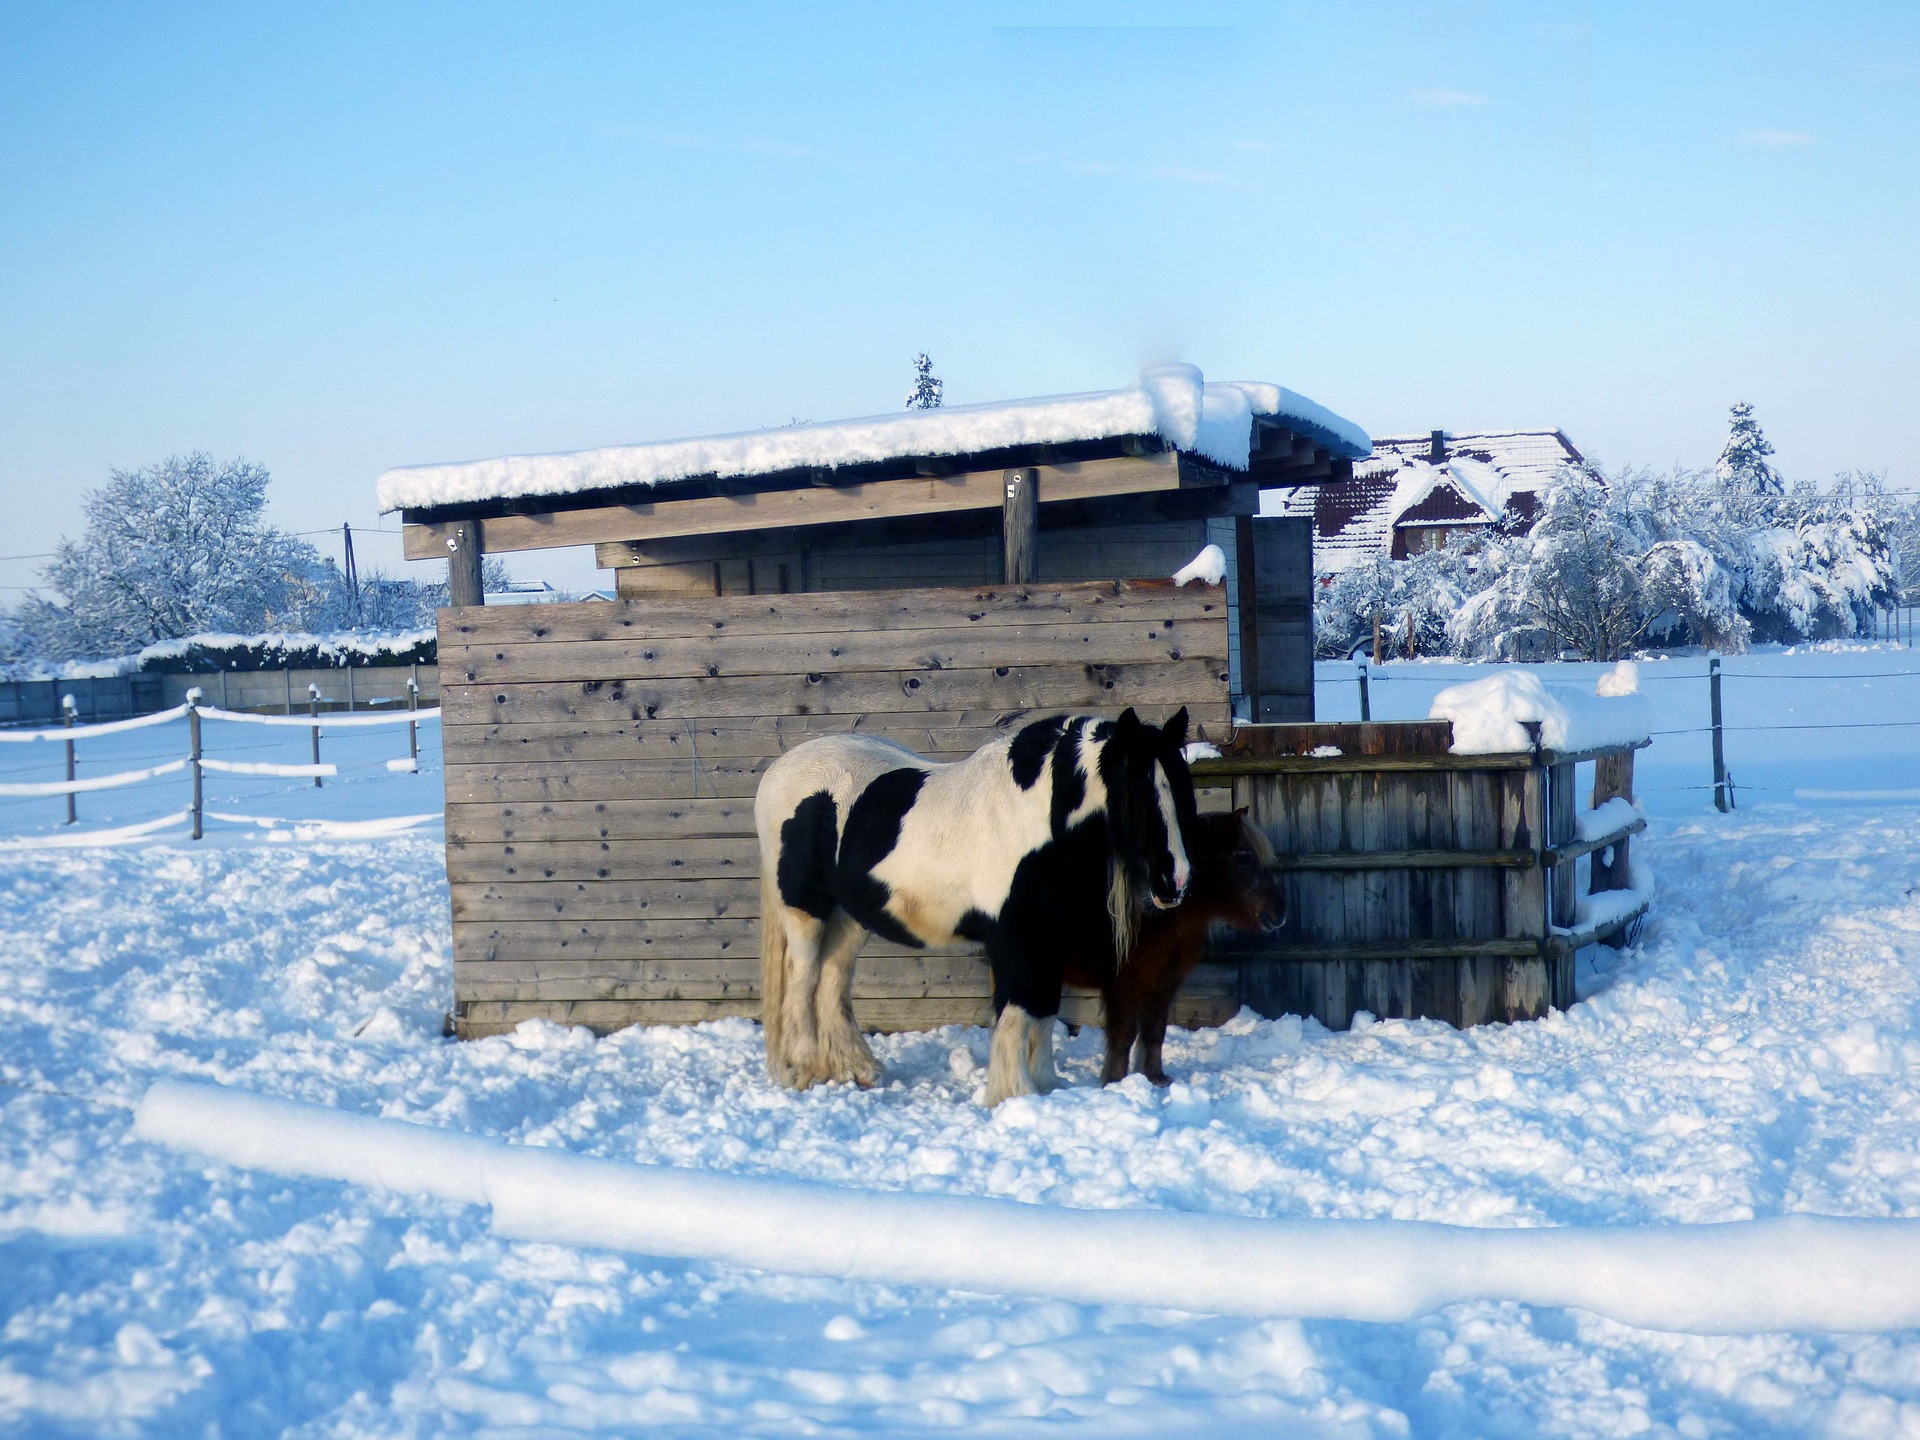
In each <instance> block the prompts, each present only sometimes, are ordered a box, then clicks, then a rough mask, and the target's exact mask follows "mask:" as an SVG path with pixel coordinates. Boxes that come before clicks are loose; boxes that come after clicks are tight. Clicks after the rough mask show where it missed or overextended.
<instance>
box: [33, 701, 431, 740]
mask: <svg viewBox="0 0 1920 1440" xmlns="http://www.w3.org/2000/svg"><path fill="white" fill-rule="evenodd" d="M186 713H187V707H186V706H185V705H176V706H174V707H173V708H172V709H171V710H156V711H154V712H153V714H151V715H136V716H134V717H133V719H131V720H108V721H105V722H103V723H102V724H99V725H66V726H62V727H61V728H60V729H58V730H0V741H3V742H6V743H8V744H15V745H18V744H21V743H24V742H27V741H32V740H96V739H98V738H99V737H100V736H102V735H118V734H120V732H121V731H123V730H144V729H146V728H147V726H149V725H166V724H169V723H171V722H172V721H175V720H179V719H182V718H184V717H185V715H186ZM201 713H203V714H204V713H205V712H204V711H203V712H201ZM418 713H420V714H426V713H427V712H426V711H420V712H418ZM432 713H433V714H435V715H438V714H439V713H440V712H439V710H438V709H436V710H434V711H433V712H432ZM381 718H383V719H384V718H385V717H384V716H383V717H381ZM402 718H404V717H402Z"/></svg>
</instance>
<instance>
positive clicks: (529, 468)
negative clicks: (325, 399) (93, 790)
mask: <svg viewBox="0 0 1920 1440" xmlns="http://www.w3.org/2000/svg"><path fill="white" fill-rule="evenodd" d="M1256 416H1260V417H1266V418H1269V419H1272V420H1274V421H1275V422H1277V423H1279V424H1281V425H1284V426H1286V427H1287V428H1289V429H1291V430H1294V431H1296V432H1297V433H1299V434H1302V435H1305V436H1307V437H1308V438H1310V439H1311V440H1313V441H1314V442H1315V443H1316V444H1318V445H1321V446H1323V447H1325V448H1326V449H1328V450H1330V451H1332V452H1333V453H1334V454H1335V455H1338V456H1341V457H1344V458H1347V459H1355V460H1357V459H1359V458H1360V457H1362V456H1364V455H1367V454H1368V453H1369V452H1370V451H1371V449H1372V441H1371V440H1369V439H1368V437H1367V434H1366V432H1365V431H1364V430H1362V429H1361V428H1360V427H1359V426H1357V425H1355V424H1354V423H1353V422H1352V421H1350V420H1345V419H1342V418H1341V417H1340V416H1338V415H1336V414H1334V413H1333V412H1332V411H1331V410H1328V409H1326V408H1325V407H1324V406H1321V405H1316V404H1315V403H1314V402H1313V401H1311V400H1309V399H1307V397H1306V396H1304V395H1299V394H1296V393H1294V392H1293V391H1291V390H1288V389H1286V388H1284V387H1283V386H1279V385H1271V384H1267V383H1265V382H1261V381H1214V382H1211V383H1209V382H1208V381H1207V380H1206V379H1205V378H1204V377H1203V376H1202V375H1201V373H1200V371H1199V370H1198V369H1197V368H1196V367H1194V366H1192V365H1160V366H1155V367H1153V368H1151V369H1148V370H1143V371H1141V372H1140V378H1139V381H1138V382H1137V383H1136V384H1134V385H1132V386H1129V387H1128V388H1127V389H1124V390H1100V391H1093V392H1090V393H1088V394H1083V395H1051V396H1045V397H1042V398H1039V399H1033V400H1009V401H1004V402H1001V403H998V404H992V405H953V406H948V407H945V408H943V409H938V410H909V411H905V412H903V413H900V414H894V415H875V416H869V417H867V418H865V419H859V420H839V421H833V422H831V423H823V424H807V425H786V426H782V427H779V428H777V429H772V430H753V431H748V432H745V433H742V434H736V435H712V436H706V437H702V438H698V439H690V440H661V441H654V442H650V443H647V444H640V445H612V446H606V447H604V448H601V449H597V450H576V451H572V452H569V453H566V454H559V455H509V456H505V457H503V458H501V459H497V460H472V461H465V462H461V463H457V464H447V465H414V466H408V467H406V468H404V469H398V470H389V471H387V473H386V474H384V475H382V476H381V477H380V481H379V487H378V493H379V502H380V509H381V510H382V511H391V510H403V509H405V510H427V509H433V508H436V507H439V506H443V505H459V504H470V503H474V502H480V501H488V500H511V499H522V498H526V497H531V496H562V495H578V494H583V493H586V492H590V491H598V490H616V489H621V488H624V487H627V486H634V485H658V484H662V483H665V482H669V481H674V480H689V479H692V478H694V477H696V476H701V475H718V476H752V475H771V474H776V473H778V472H780V471H789V470H803V469H832V468H835V467H838V466H843V465H862V464H870V463H873V462H876V461H888V460H903V459H910V458H918V457H932V456H953V455H970V454H975V453H978V452H981V451H988V450H1000V449H1006V448H1009V447H1011V446H1016V445H1063V444H1071V443H1074V442H1076V441H1084V440H1106V439H1117V438H1119V437H1122V436H1128V435H1157V436H1159V437H1160V438H1161V439H1162V440H1164V441H1165V442H1166V443H1167V444H1169V445H1171V446H1173V447H1174V448H1175V449H1179V450H1186V451H1190V452H1192V453H1194V454H1197V455H1200V456H1202V457H1204V458H1206V459H1208V460H1211V461H1213V462H1215V463H1216V464H1220V465H1225V466H1228V467H1230V468H1232V469H1236V470H1244V469H1246V468H1247V467H1248V464H1249V462H1250V459H1251V454H1252V445H1253V421H1254V418H1255V417H1256Z"/></svg>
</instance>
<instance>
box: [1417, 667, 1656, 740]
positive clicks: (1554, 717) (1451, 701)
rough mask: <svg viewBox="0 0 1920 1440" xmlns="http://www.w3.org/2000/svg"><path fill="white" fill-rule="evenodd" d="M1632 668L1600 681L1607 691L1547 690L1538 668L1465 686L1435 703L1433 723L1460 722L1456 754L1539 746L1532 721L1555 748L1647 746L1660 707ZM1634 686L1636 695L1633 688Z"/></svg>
mask: <svg viewBox="0 0 1920 1440" xmlns="http://www.w3.org/2000/svg"><path fill="white" fill-rule="evenodd" d="M1637 683H1638V681H1637V676H1636V675H1635V674H1634V673H1633V667H1632V666H1630V665H1626V664H1622V665H1621V666H1619V667H1617V668H1615V669H1613V670H1610V671H1608V672H1607V673H1606V674H1605V675H1603V676H1601V677H1600V686H1599V690H1600V693H1599V694H1597V695H1588V694H1585V693H1583V692H1581V691H1579V690H1574V689H1571V688H1569V687H1566V686H1562V685H1543V684H1541V683H1540V677H1539V676H1538V675H1535V674H1534V673H1533V672H1532V671H1531V670H1509V671H1504V672H1502V673H1501V674H1498V675H1489V676H1487V678H1486V679H1484V680H1473V681H1469V682H1468V683H1466V684H1464V685H1449V686H1448V687H1447V688H1446V689H1444V690H1442V691H1441V692H1440V693H1439V694H1438V695H1436V696H1434V697H1433V708H1432V709H1431V710H1429V711H1428V712H1427V716H1428V718H1429V719H1432V720H1451V721H1452V722H1453V752H1454V754H1456V755H1497V754H1503V753H1510V752H1512V751H1515V750H1525V749H1528V748H1529V747H1530V746H1531V745H1532V743H1533V742H1532V740H1531V739H1530V738H1529V737H1528V735H1527V732H1526V729H1525V722H1527V721H1538V722H1539V724H1540V743H1541V745H1543V746H1544V747H1545V748H1547V749H1548V750H1559V751H1563V752H1566V751H1574V750H1595V749H1599V748H1601V747H1604V746H1612V745H1644V744H1646V743H1647V739H1648V732H1649V731H1650V730H1651V729H1652V728H1653V706H1652V705H1650V704H1649V703H1648V702H1647V698H1646V696H1644V695H1641V694H1640V693H1639V692H1638V688H1637ZM1629 685H1632V686H1634V687H1635V688H1634V689H1631V690H1630V689H1628V688H1627V687H1628V686H1629Z"/></svg>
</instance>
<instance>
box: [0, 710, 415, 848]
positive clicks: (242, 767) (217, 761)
mask: <svg viewBox="0 0 1920 1440" xmlns="http://www.w3.org/2000/svg"><path fill="white" fill-rule="evenodd" d="M408 683H409V705H408V708H407V709H405V710H393V711H388V712H385V713H381V714H344V715H343V714H340V713H338V712H332V713H328V714H325V715H322V714H321V713H320V705H321V703H322V696H321V694H320V691H319V687H318V686H314V685H310V686H308V698H309V713H308V714H306V715H256V714H252V713H249V712H247V711H243V710H223V709H220V708H218V707H217V706H208V705H202V704H201V703H200V692H199V691H197V690H190V691H188V692H187V699H186V702H185V703H184V704H181V705H176V706H174V707H173V708H172V709H171V710H161V711H156V712H155V713H154V714H151V715H140V716H136V717H134V718H133V719H131V720H112V721H108V722H106V723H104V724H99V725H80V724H76V723H74V714H75V707H74V705H73V703H72V698H71V697H67V701H66V704H65V706H64V708H65V711H66V714H67V719H68V723H67V724H66V725H64V726H62V727H61V728H59V729H57V730H0V742H7V743H15V744H46V743H51V742H54V741H58V742H60V743H61V744H63V745H64V746H65V747H66V762H67V767H66V768H67V774H66V778H65V779H64V780H30V781H10V782H0V796H4V797H13V798H33V797H49V798H51V797H64V798H65V800H66V802H67V823H68V824H69V825H72V824H74V823H76V820H77V818H78V816H77V813H76V806H75V804H74V797H75V796H76V795H84V794H87V793H89V792H92V791H99V790H113V789H118V788H120V787H122V786H126V785H137V784H139V783H141V782H142V781H146V780H154V779H158V778H160V777H162V776H166V775H176V774H180V773H181V772H183V771H184V772H188V773H190V775H191V777H192V781H193V801H192V804H190V805H189V806H187V807H186V808H185V809H183V810H180V811H177V812H175V813H174V814H171V815H165V816H161V817H160V818H158V819H156V820H149V821H142V822H140V823H139V824H134V825H123V826H118V827H115V828H113V829H110V830H99V831H92V832H69V833H66V834H62V835H59V836H57V837H55V836H42V837H39V838H38V841H37V842H36V843H38V844H47V843H59V844H88V843H101V844H107V843H112V842H113V841H115V840H121V839H130V838H134V837H136V836H139V835H145V834H148V833H151V832H152V831H154V830H157V829H161V828H164V827H166V826H168V825H173V824H177V823H179V822H180V821H182V820H190V821H191V822H192V826H193V838H194V839H196V840H198V839H200V838H201V837H202V835H203V833H204V827H205V822H206V821H207V820H209V819H214V820H225V821H233V822H239V823H246V824H253V825H261V824H286V825H298V824H299V823H300V822H298V821H285V822H282V821H277V820H274V819H272V817H262V816H243V815H225V814H222V813H220V812H217V811H209V810H207V808H206V806H205V804H204V802H203V799H202V788H203V787H202V777H203V776H204V775H205V773H206V772H209V771H211V772H213V773H215V774H221V775H250V776H274V777H283V778H289V779H311V780H312V781H313V783H314V784H315V785H316V786H318V785H320V784H322V783H323V782H324V781H326V780H328V779H331V778H333V777H335V776H337V775H339V773H340V767H339V766H338V765H336V764H334V763H332V762H330V761H323V760H322V759H321V758H320V741H321V737H322V735H323V733H324V732H325V731H327V730H337V729H345V728H353V729H360V728H363V727H369V726H378V725H405V726H406V727H407V753H406V754H405V755H401V756H397V757H394V758H390V759H386V760H382V761H379V762H376V765H375V766H374V767H353V766H350V767H348V768H350V769H354V768H378V769H380V770H383V771H386V772H389V773H414V772H417V771H418V770H419V768H420V726H421V725H422V724H423V723H426V722H430V721H434V720H438V719H439V718H440V710H439V707H438V706H434V707H431V708H429V709H424V710H423V709H421V708H420V692H419V689H418V687H417V686H415V685H413V684H412V682H411V681H409V682H408ZM203 720H223V721H230V722H233V723H236V724H245V725H280V726H287V725H295V726H300V727H302V728H304V729H306V730H308V731H309V732H311V735H312V741H313V750H312V755H313V759H312V761H311V763H308V764H281V763H277V762H268V761H261V760H225V759H221V758H219V757H217V756H211V755H207V754H205V753H203V750H202V745H201V722H202V721H203ZM181 723H184V724H185V725H186V727H187V736H186V740H187V753H186V754H185V755H184V756H182V757H180V758H179V759H177V760H167V761H163V762H162V763H160V764H157V765H149V766H146V767H144V768H142V769H138V770H121V771H118V772H116V773H114V774H111V775H88V776H85V777H80V776H78V775H76V774H75V769H76V765H77V760H78V755H77V752H76V749H75V747H76V745H77V744H78V743H81V742H84V741H88V740H95V739H100V738H102V737H105V736H109V735H118V734H121V733H123V732H125V731H128V730H144V729H147V728H150V727H155V726H162V725H172V724H181ZM399 818H400V819H404V820H406V821H408V822H409V823H411V822H413V821H416V820H418V819H420V818H421V817H418V816H406V817H399ZM370 823H373V824H375V825H376V826H378V825H384V824H386V823H387V822H384V821H376V822H370ZM11 843H13V842H0V848H9V846H10V844H11Z"/></svg>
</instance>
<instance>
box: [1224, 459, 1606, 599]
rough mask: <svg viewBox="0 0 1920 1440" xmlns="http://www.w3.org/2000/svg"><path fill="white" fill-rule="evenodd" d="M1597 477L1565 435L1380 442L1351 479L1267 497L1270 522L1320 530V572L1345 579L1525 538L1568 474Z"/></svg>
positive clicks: (1316, 556)
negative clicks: (1493, 540)
mask: <svg viewBox="0 0 1920 1440" xmlns="http://www.w3.org/2000/svg"><path fill="white" fill-rule="evenodd" d="M1570 467H1571V468H1577V469H1586V470H1591V469H1592V466H1591V464H1590V463H1589V462H1588V460H1587V458H1586V457H1585V456H1584V455H1582V454H1581V453H1580V452H1579V450H1578V449H1576V448H1575V447H1574V444H1573V442H1572V441H1571V440H1569V439H1567V437H1566V435H1565V434H1563V433H1562V432H1561V431H1559V430H1487V431H1474V432H1470V433H1464V434H1450V433H1449V432H1447V431H1445V430H1434V431H1431V432H1429V433H1428V434H1426V435H1396V436H1388V437H1385V438H1382V439H1377V440H1375V441H1374V442H1373V454H1372V455H1371V456H1370V457H1369V458H1367V459H1365V460H1359V461H1356V462H1355V463H1354V467H1353V477H1352V478H1351V479H1338V478H1334V479H1327V480H1317V481H1314V482H1311V483H1309V484H1304V485H1296V486H1292V487H1290V488H1287V489H1270V490H1265V491H1263V492H1262V493H1261V506H1260V508H1261V513H1262V514H1265V515H1286V516H1291V517H1294V518H1301V519H1311V520H1312V521H1313V563H1314V570H1315V571H1316V572H1317V573H1318V574H1320V575H1322V576H1330V575H1336V574H1338V573H1339V572H1340V571H1342V570H1345V569H1347V568H1348V567H1349V566H1352V565H1355V564H1359V563H1361V562H1362V561H1365V560H1368V559H1371V558H1372V557H1373V556H1376V555H1384V556H1387V557H1389V558H1391V559H1395V560H1404V559H1406V558H1407V557H1408V556H1410V555H1418V554H1419V553H1421V552H1422V551H1425V550H1439V549H1443V548H1446V547H1449V546H1455V545H1461V544H1464V543H1466V542H1467V541H1468V540H1469V539H1471V538H1472V537H1473V536H1475V535H1478V534H1480V533H1482V532H1484V531H1486V530H1487V529H1489V528H1491V527H1492V526H1495V525H1500V524H1503V523H1504V524H1506V525H1507V526H1509V527H1512V528H1519V529H1524V528H1526V527H1527V526H1529V525H1531V524H1532V523H1533V521H1534V519H1535V518H1536V517H1537V516H1538V515H1539V513H1540V506H1541V502H1542V499H1543V497H1544V496H1545V493H1546V490H1547V487H1548V486H1549V485H1551V484H1552V483H1553V480H1554V477H1555V476H1557V475H1558V474H1559V473H1560V472H1561V471H1562V470H1563V469H1567V468H1570Z"/></svg>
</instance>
